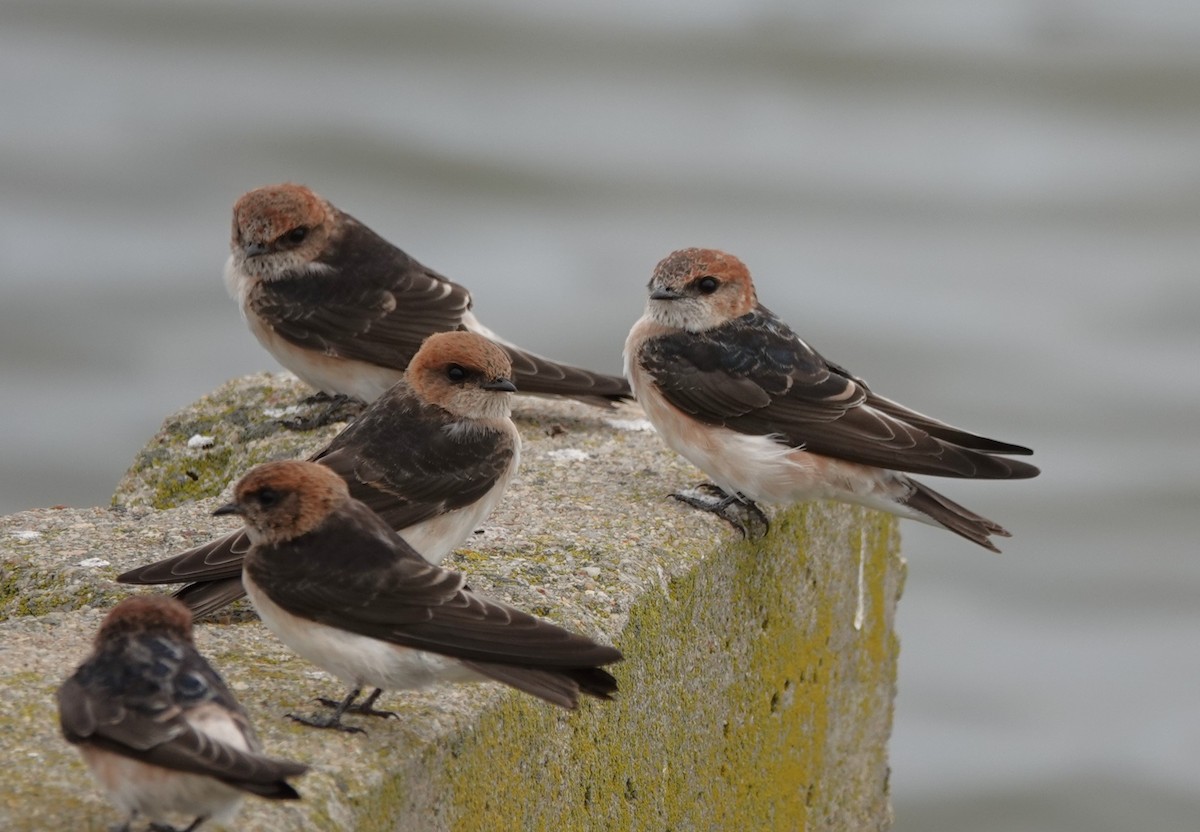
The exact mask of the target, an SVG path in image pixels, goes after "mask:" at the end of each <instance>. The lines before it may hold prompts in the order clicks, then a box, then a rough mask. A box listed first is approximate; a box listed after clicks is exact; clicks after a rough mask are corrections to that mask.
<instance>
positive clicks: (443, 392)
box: [117, 332, 521, 617]
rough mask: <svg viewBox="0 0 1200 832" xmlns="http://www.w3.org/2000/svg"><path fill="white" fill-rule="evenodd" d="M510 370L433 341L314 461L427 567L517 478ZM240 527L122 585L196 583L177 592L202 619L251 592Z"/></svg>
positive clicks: (448, 335)
mask: <svg viewBox="0 0 1200 832" xmlns="http://www.w3.org/2000/svg"><path fill="white" fill-rule="evenodd" d="M511 376H512V365H511V364H510V363H509V359H508V355H507V354H506V353H505V352H504V350H502V349H500V348H499V347H498V346H496V345H495V344H493V343H492V342H491V341H489V340H487V339H486V338H484V337H482V336H480V335H475V334H474V333H470V332H441V333H437V334H436V335H431V336H429V338H427V339H425V342H424V343H423V344H422V345H421V349H419V350H418V351H417V354H416V355H415V356H414V357H413V360H412V361H411V362H410V363H409V366H408V369H407V370H406V372H405V376H404V378H403V379H402V380H401V381H398V382H397V383H396V384H394V385H392V387H391V388H390V389H389V390H388V391H387V393H385V394H384V395H383V396H380V397H379V398H378V399H376V400H375V401H374V402H373V403H372V404H371V405H370V406H369V407H368V408H367V409H366V410H365V411H364V412H363V414H362V415H361V416H359V417H358V419H356V420H355V421H354V422H351V423H350V424H349V425H348V426H347V427H346V428H345V429H344V430H342V432H341V433H339V434H338V435H337V436H335V437H334V438H333V439H332V440H331V441H330V443H329V444H328V445H326V446H325V447H324V448H322V449H321V450H319V451H317V452H316V453H315V454H314V455H313V456H311V457H309V459H310V461H312V462H319V463H320V464H322V465H324V466H326V467H328V468H329V469H330V470H332V471H333V472H335V473H336V474H337V475H338V476H340V477H341V478H342V479H343V480H345V481H346V484H347V486H348V487H349V489H350V495H351V496H352V497H354V498H355V499H356V500H359V501H361V502H363V503H365V504H366V505H367V506H369V507H370V508H371V510H373V511H374V512H375V513H376V514H378V515H379V516H380V517H381V518H382V519H383V521H384V522H385V523H387V524H388V525H389V526H390V527H391V528H393V529H395V530H396V531H398V532H400V533H401V535H402V536H403V537H404V539H405V541H407V542H408V544H409V545H410V546H412V547H413V548H414V549H416V550H417V551H418V552H419V553H420V554H421V555H422V556H423V557H424V558H425V559H426V560H427V561H429V562H430V563H441V562H442V560H443V559H444V558H445V557H446V555H448V554H449V553H450V552H452V551H453V550H454V549H455V548H456V547H458V546H460V545H461V544H462V543H463V541H464V540H466V539H467V537H468V536H469V535H470V534H471V533H472V532H473V531H474V530H475V529H477V528H478V527H479V525H480V523H482V522H483V521H484V520H485V519H487V517H488V515H490V514H491V513H492V510H493V509H494V508H495V507H496V506H497V505H498V504H499V503H500V500H501V498H502V497H503V496H504V492H505V491H506V490H507V489H508V485H509V483H510V482H512V479H513V477H514V476H515V475H516V472H517V468H518V465H519V464H520V458H521V439H520V436H519V435H518V433H517V428H516V426H515V425H514V424H513V422H512V418H511V407H512V394H513V393H514V392H516V387H515V386H514V385H513V382H512V379H511ZM249 548H250V541H249V539H248V538H247V536H246V533H245V532H244V531H242V530H238V531H234V532H230V533H229V534H227V535H225V536H223V537H220V538H218V539H217V540H213V541H210V542H209V543H205V544H204V545H202V546H197V547H195V548H192V549H188V550H187V551H186V552H182V553H181V554H178V555H175V556H173V557H170V558H167V559H165V560H161V561H158V562H156V563H152V564H149V565H147V566H140V567H138V568H136V569H131V570H130V571H128V572H125V573H124V574H122V575H119V576H118V577H117V580H118V581H120V582H121V583H129V584H172V583H184V582H189V583H188V585H187V586H185V587H183V588H182V589H181V590H179V591H178V592H177V593H176V597H178V598H179V599H180V600H181V601H183V602H184V603H185V604H187V605H188V607H190V608H191V610H192V613H193V614H194V615H196V616H197V617H199V616H201V615H205V614H208V613H211V612H214V611H216V610H218V609H220V608H221V607H223V606H225V605H226V604H229V603H232V602H233V601H235V600H237V599H238V598H241V597H242V596H243V595H245V591H244V590H243V588H242V560H243V558H244V557H245V555H246V552H247V551H248V550H249Z"/></svg>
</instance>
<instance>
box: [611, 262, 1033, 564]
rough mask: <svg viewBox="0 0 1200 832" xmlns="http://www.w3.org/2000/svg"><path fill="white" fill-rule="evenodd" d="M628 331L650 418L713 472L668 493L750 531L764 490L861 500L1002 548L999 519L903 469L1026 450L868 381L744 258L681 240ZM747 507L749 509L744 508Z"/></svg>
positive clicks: (934, 470) (1020, 470) (637, 385)
mask: <svg viewBox="0 0 1200 832" xmlns="http://www.w3.org/2000/svg"><path fill="white" fill-rule="evenodd" d="M648 292H649V298H648V300H647V303H646V310H645V313H644V314H643V315H642V317H641V318H639V319H638V321H637V322H636V323H635V324H634V325H633V327H632V329H631V330H630V332H629V337H628V338H627V339H626V341H625V349H624V360H625V374H626V376H627V377H628V378H629V381H630V385H631V386H632V388H633V391H634V394H635V396H636V398H637V400H638V403H639V404H640V405H641V406H642V409H643V410H644V411H645V414H646V418H647V419H648V420H649V421H650V423H651V424H652V425H654V427H655V429H656V430H657V432H658V434H659V435H660V436H661V437H662V439H663V441H664V442H665V443H666V444H667V445H668V446H669V447H670V448H672V449H673V450H674V451H676V452H677V453H679V454H681V455H682V456H684V457H685V458H686V459H688V460H689V461H690V462H691V463H692V464H694V465H695V466H696V467H698V468H699V469H701V470H702V471H703V472H704V473H705V474H707V475H708V476H709V477H711V478H712V480H713V482H714V483H715V485H706V487H705V488H704V491H706V492H707V493H706V494H700V493H697V492H696V491H690V492H689V491H684V492H677V493H676V494H675V495H673V496H675V497H677V498H678V499H681V500H683V501H684V502H687V503H689V504H691V505H694V506H696V507H698V508H702V509H705V510H709V511H714V512H716V513H717V514H718V515H719V516H722V517H724V518H725V519H727V520H729V521H730V522H732V523H734V525H736V526H738V527H739V528H740V529H741V530H742V532H743V534H744V535H746V536H753V535H754V532H756V531H757V532H758V533H765V531H766V530H767V528H768V522H767V519H766V517H765V515H764V514H763V513H762V511H761V509H760V508H759V507H758V505H757V503H758V502H766V503H774V504H790V503H797V502H804V501H807V500H816V499H833V500H841V501H844V502H850V503H857V504H860V505H865V506H869V507H871V508H875V509H881V510H883V511H887V512H891V513H892V514H895V515H898V516H900V517H907V518H911V519H915V520H920V521H922V522H925V523H929V524H931V525H937V526H941V527H943V528H946V529H949V530H950V531H952V532H954V533H955V534H958V535H961V536H962V537H964V538H966V539H967V540H970V541H972V542H974V543H977V544H979V545H980V546H983V547H984V548H986V549H990V550H992V551H996V552H998V551H999V549H998V548H997V547H996V545H995V544H994V543H993V542H992V541H991V539H990V538H991V537H993V536H999V537H1011V535H1010V533H1009V532H1008V531H1007V530H1005V529H1004V528H1003V527H1002V526H1000V525H999V524H997V523H995V522H993V521H992V520H989V519H987V518H986V517H983V516H981V515H979V514H976V513H974V512H972V511H970V510H969V509H967V508H964V507H963V506H961V505H959V504H958V503H955V502H954V501H952V500H950V499H948V498H946V497H944V496H942V495H941V494H939V493H937V492H936V491H934V490H933V489H931V488H929V487H928V486H926V485H925V484H923V483H921V482H919V481H917V480H915V479H913V478H912V477H910V476H909V474H930V475H935V476H943V477H960V478H970V479H1024V478H1028V477H1034V476H1037V475H1038V473H1039V471H1038V469H1037V468H1036V467H1035V466H1033V465H1031V464H1029V463H1027V462H1024V461H1021V460H1014V459H1009V458H1008V456H1006V455H1027V454H1031V453H1033V451H1032V450H1030V449H1029V448H1026V447H1023V446H1021V445H1013V444H1010V443H1007V442H1000V441H998V440H994V439H988V438H986V437H983V436H978V435H976V434H973V433H969V432H967V431H965V430H961V429H959V428H956V427H953V426H951V425H949V424H947V423H945V422H941V421H938V420H936V419H933V418H931V417H929V416H925V415H924V414H921V413H918V412H916V411H915V410H910V409H909V408H907V407H905V406H903V405H901V404H898V403H896V402H894V401H892V400H890V399H886V398H884V397H883V396H880V395H878V394H876V393H875V392H873V391H872V390H871V389H870V388H869V387H868V386H867V384H866V382H864V381H863V380H862V379H861V378H858V377H857V376H854V375H851V374H850V372H848V371H847V370H845V369H843V368H842V367H840V366H839V365H837V364H834V363H833V362H831V361H827V360H826V359H825V358H823V357H822V356H821V355H820V354H819V353H818V352H817V351H816V350H814V349H813V348H812V347H810V346H809V345H808V344H807V343H805V342H804V341H803V340H801V339H800V338H799V337H798V336H797V335H796V334H795V333H794V332H793V331H792V330H791V328H790V327H788V325H787V324H786V323H785V322H784V321H783V320H781V319H780V318H779V317H778V316H776V315H775V314H774V313H773V312H771V310H769V309H768V308H767V307H765V306H763V305H762V304H761V303H759V301H758V295H757V293H756V291H755V287H754V282H753V280H752V279H751V277H750V272H749V270H748V269H747V268H746V265H745V264H744V263H743V262H742V261H741V260H739V259H738V258H737V257H735V256H733V255H731V254H728V253H726V252H723V251H718V250H715V249H705V248H687V249H681V250H679V251H675V252H673V253H671V254H670V255H668V256H667V257H666V258H664V259H663V260H662V261H660V262H659V263H658V265H657V266H656V267H655V269H654V271H653V274H652V275H651V277H650V282H649V284H648ZM747 514H748V515H749V516H747Z"/></svg>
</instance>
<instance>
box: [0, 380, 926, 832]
mask: <svg viewBox="0 0 1200 832" xmlns="http://www.w3.org/2000/svg"><path fill="white" fill-rule="evenodd" d="M304 395H306V391H305V389H304V388H302V387H301V386H300V385H298V384H297V383H296V382H294V380H291V379H290V377H288V376H267V375H261V376H254V377H250V378H248V379H241V380H237V381H235V382H231V383H230V384H228V385H226V386H224V387H222V388H221V389H220V390H218V391H217V392H215V393H214V394H213V395H211V396H209V397H206V398H205V399H203V400H201V401H200V402H198V403H197V404H196V405H193V406H192V407H191V408H188V409H187V410H185V411H183V412H181V413H180V414H176V416H173V417H171V418H170V419H168V420H167V422H166V423H165V424H164V428H163V431H161V432H160V433H159V434H158V436H156V437H155V439H154V440H152V442H151V443H150V445H149V446H147V449H146V450H144V451H143V452H142V453H141V454H140V455H139V461H138V464H137V465H135V469H134V470H132V471H131V472H130V474H129V475H128V476H127V477H126V479H125V480H123V482H122V484H121V487H120V489H119V491H118V494H117V496H116V498H115V503H116V506H117V507H115V508H105V509H83V510H77V509H63V510H52V509H45V510H38V511H31V512H23V513H21V514H17V515H12V516H10V517H7V518H3V519H0V570H2V572H0V619H3V620H2V621H0V687H2V688H3V694H4V695H3V696H0V721H2V722H3V724H4V726H5V731H6V740H5V750H6V756H7V757H8V759H9V760H10V761H11V762H12V763H14V765H12V766H10V767H9V772H8V773H6V775H5V778H4V779H5V787H4V789H3V790H2V793H0V828H3V829H5V830H12V831H13V832H23V831H24V830H30V831H31V832H32V830H44V829H70V830H91V829H96V830H101V829H105V828H107V826H108V825H109V824H111V823H112V822H114V821H115V820H116V819H117V816H116V812H115V810H113V809H112V808H111V807H110V806H109V805H108V804H107V802H106V801H105V800H104V798H103V797H102V795H101V793H100V792H99V790H98V788H97V787H96V786H95V784H94V783H93V782H92V780H91V778H90V776H89V774H88V772H87V770H86V769H85V767H84V766H83V764H82V762H81V761H80V759H79V757H78V755H77V753H76V752H75V750H74V749H72V748H70V747H69V746H68V745H67V744H66V743H65V742H64V741H62V740H61V738H60V737H59V734H58V724H57V717H56V711H55V705H54V700H53V691H54V690H55V688H56V687H57V686H58V684H59V683H60V682H61V680H62V679H63V678H64V677H65V676H66V675H67V674H68V673H69V672H70V671H71V670H72V669H73V668H74V667H75V665H76V664H78V662H79V661H81V660H82V658H83V657H84V655H85V654H86V653H87V651H88V647H89V642H90V639H91V637H92V635H93V634H94V632H95V628H96V626H97V625H98V623H99V621H100V618H101V617H102V615H103V612H104V610H105V609H106V608H107V607H108V606H109V605H110V604H111V603H112V602H113V601H114V600H116V599H118V598H120V597H123V596H124V595H126V594H128V592H129V588H127V587H120V586H117V585H115V584H112V583H111V578H112V577H113V576H114V575H116V574H118V573H119V572H121V571H123V570H124V569H127V568H130V567H132V566H134V565H136V564H139V563H143V562H146V561H149V560H152V559H155V558H160V557H163V556H166V555H168V554H171V553H174V552H177V551H179V550H180V549H182V548H184V547H186V546H190V545H194V544H195V543H196V542H199V541H202V540H204V539H207V538H208V537H210V536H211V535H213V534H216V533H218V532H220V531H223V530H225V529H227V528H231V527H232V526H233V525H234V524H231V523H229V524H227V523H225V522H223V521H221V520H218V519H216V518H212V517H210V516H208V513H209V512H210V511H211V510H212V508H213V507H214V506H215V505H216V504H217V500H216V499H215V498H214V497H213V496H212V495H216V494H218V493H219V492H220V491H221V490H222V489H223V488H224V487H225V486H226V485H227V483H228V481H229V479H230V478H231V477H235V476H237V475H239V474H240V473H241V472H242V471H243V470H244V469H245V467H246V466H247V465H249V464H252V463H253V462H258V461H262V460H264V459H269V458H279V457H292V456H297V455H301V454H305V453H308V452H311V451H312V450H314V449H315V448H317V447H319V446H320V445H322V444H324V442H325V441H327V439H328V436H329V435H331V433H332V432H335V431H330V432H329V433H324V434H322V435H320V436H314V435H312V434H296V433H293V432H290V431H282V430H280V429H278V427H277V426H276V425H274V424H273V423H272V421H271V418H270V417H267V416H265V415H264V413H263V411H264V410H270V412H272V413H275V412H277V410H276V409H278V408H283V407H286V406H287V405H290V404H294V403H295V402H296V401H297V400H299V399H300V398H302V397H303V396H304ZM639 418H640V413H639V412H638V411H637V410H636V408H633V407H629V408H626V409H624V410H622V411H619V412H616V413H612V414H606V413H602V412H599V411H597V410H595V409H592V408H587V407H583V406H577V405H571V404H561V403H548V402H541V401H532V400H528V399H525V400H519V404H518V426H519V427H520V429H521V433H522V437H523V440H524V444H525V449H524V458H523V465H522V473H521V475H520V478H519V480H518V481H517V482H516V483H515V484H514V485H513V487H512V489H511V491H510V493H509V495H508V497H507V499H506V500H505V501H504V504H503V505H502V506H501V508H500V509H499V511H498V512H497V513H496V514H495V515H494V516H493V518H492V519H491V521H490V522H489V523H488V525H487V527H486V529H485V530H484V531H483V533H482V534H479V535H477V536H476V538H475V540H474V541H473V542H472V544H471V546H470V548H469V549H466V550H464V551H462V552H460V553H459V554H457V555H454V556H452V557H451V558H450V559H449V560H448V561H447V565H448V566H450V567H452V568H455V569H460V570H462V571H465V572H467V573H468V574H469V575H470V579H471V583H472V585H473V586H475V587H476V588H477V589H479V590H480V591H483V592H486V593H488V594H491V595H494V596H496V597H500V598H503V599H504V600H506V601H508V602H510V603H513V604H516V605H518V606H520V607H522V608H524V609H528V610H530V611H533V612H536V613H538V614H540V615H544V616H546V617H549V618H551V619H553V620H555V621H558V622H559V623H561V624H563V625H565V626H568V627H572V628H575V629H578V630H581V631H584V632H588V633H590V634H593V635H595V636H597V637H599V638H601V639H607V640H610V641H612V642H613V643H615V644H616V645H617V646H619V647H620V648H621V649H622V650H623V651H624V652H625V655H626V657H627V659H626V661H625V662H624V663H623V664H621V665H618V666H617V667H616V668H615V674H616V676H617V678H618V680H619V682H620V684H621V693H620V694H619V698H618V701H616V702H614V703H594V702H588V703H585V704H584V705H583V706H582V707H581V708H580V710H579V711H578V712H576V713H567V712H564V711H561V710H559V709H556V708H553V707H551V706H548V705H545V704H543V703H541V702H538V701H536V700H533V699H532V698H530V697H526V696H522V695H520V694H517V693H514V692H511V691H508V690H507V689H504V688H502V687H500V686H498V685H490V684H485V685H475V686H458V687H439V688H436V689H434V690H431V691H427V692H421V693H393V694H389V695H388V696H387V697H385V699H384V701H383V704H384V706H385V707H388V708H391V709H393V710H395V711H397V712H398V713H399V714H400V719H398V720H386V721H385V720H370V721H369V722H367V723H365V727H366V728H367V729H368V730H369V731H370V733H369V735H367V736H365V737H364V736H361V735H359V736H344V735H330V734H329V733H326V732H315V731H312V730H311V729H305V728H302V727H301V726H297V725H295V724H294V723H291V722H290V721H288V720H286V719H283V718H282V716H281V715H282V713H283V712H285V711H287V710H292V709H304V708H307V707H308V703H309V701H310V700H311V699H312V698H313V697H315V696H319V695H329V694H340V692H341V691H340V686H339V685H338V683H337V682H336V681H335V680H333V679H331V678H330V677H328V676H326V675H325V674H324V673H322V672H320V671H318V670H316V669H315V668H314V667H312V666H311V665H308V664H307V663H305V662H304V661H302V660H300V659H298V658H296V657H294V656H292V655H291V654H289V653H288V652H287V651H286V650H285V649H284V648H283V647H282V645H280V644H279V643H278V642H276V641H275V639H274V637H273V636H272V635H271V634H270V633H269V632H268V631H267V630H266V629H265V628H263V627H262V626H261V625H260V624H258V623H257V621H255V620H253V617H252V616H250V615H247V614H246V613H245V612H244V611H243V612H240V613H239V612H236V611H235V612H233V613H231V614H230V615H228V616H226V618H225V619H223V620H222V621H220V622H217V623H212V624H202V625H200V626H198V628H197V642H198V644H199V646H200V649H201V650H202V651H203V652H204V653H205V654H206V655H207V656H208V657H209V658H210V659H211V660H212V661H213V663H214V664H215V665H216V666H217V667H218V668H219V669H220V670H221V672H222V673H223V674H224V675H225V677H226V679H227V680H228V681H229V682H230V684H231V685H232V686H233V688H234V689H235V691H236V692H237V694H238V696H239V697H240V699H241V700H242V702H243V704H244V705H245V706H246V707H247V709H248V710H249V711H250V713H251V716H252V718H253V719H254V721H255V724H256V726H257V728H258V730H259V732H260V734H261V735H262V738H263V742H264V744H265V746H266V749H267V751H268V752H269V753H271V754H274V755H278V756H285V757H292V758H295V759H300V760H304V761H306V762H309V763H310V764H312V765H313V771H312V772H310V773H309V774H308V775H306V776H305V777H304V778H302V779H301V780H299V781H298V783H297V786H298V788H299V790H300V791H301V792H302V794H303V795H304V800H303V801H301V802H299V803H295V804H273V803H268V802H266V801H260V800H256V799H253V798H250V799H248V800H247V802H246V804H245V807H244V808H243V810H242V812H241V814H240V815H239V820H238V823H237V828H238V829H242V830H311V829H356V830H393V829H395V830H427V829H428V830H496V829H521V830H526V829H529V830H541V829H544V830H560V829H589V828H591V829H605V830H622V829H647V830H658V829H673V830H685V829H747V830H751V829H781V830H782V829H787V830H792V829H795V830H801V829H813V830H816V829H830V830H834V829H836V830H842V829H884V828H887V827H888V826H889V825H890V822H891V808H890V804H889V794H888V782H887V774H888V766H887V747H886V744H887V739H888V734H889V732H890V727H891V713H892V700H893V696H894V692H895V679H896V659H897V652H898V645H897V641H896V638H895V636H894V631H893V622H894V614H895V607H896V602H897V599H898V597H899V594H900V590H901V585H902V583H903V576H904V567H903V562H902V561H901V559H900V558H899V557H898V555H897V548H898V541H897V535H896V531H895V524H894V522H893V521H892V520H891V518H889V517H887V516H885V515H880V514H877V513H873V512H868V511H865V510H862V509H856V508H852V507H848V506H841V505H833V504H817V505H811V506H802V507H799V508H797V509H793V510H791V511H789V512H786V513H782V514H777V515H776V516H775V518H774V521H773V530H772V533H771V535H770V536H769V537H768V538H767V539H766V540H764V541H759V542H758V543H756V544H753V545H750V544H744V543H741V542H740V541H737V540H736V539H735V535H734V533H732V532H731V531H730V530H729V529H728V528H727V527H725V526H724V524H722V523H721V522H720V521H718V520H715V519H714V518H711V517H709V516H706V515H703V514H701V513H698V512H695V511H694V510H692V509H689V508H686V507H684V506H682V505H680V504H678V503H676V502H675V501H673V500H669V499H667V498H666V494H667V493H668V492H669V491H670V490H671V489H672V488H674V487H678V486H680V485H683V484H687V483H689V482H693V481H697V480H699V479H700V476H699V474H698V472H696V471H695V470H694V469H692V468H691V467H690V466H689V465H687V463H685V462H683V461H682V460H680V459H679V458H678V457H676V456H674V455H673V454H671V453H670V452H669V451H666V450H665V449H664V448H663V447H662V445H661V443H660V442H659V441H658V439H657V437H656V436H654V434H653V433H651V432H647V431H644V430H641V429H639V428H640V427H641V425H640V424H639V423H638V422H637V420H638V419H639ZM606 422H608V423H609V424H606ZM613 422H616V424H615V425H614V424H612V423H613ZM197 434H199V435H204V436H212V437H213V443H214V444H213V445H212V447H210V448H195V447H193V448H191V449H189V448H187V447H186V445H187V440H188V439H189V438H190V437H191V436H194V435H197ZM193 444H198V443H193ZM247 454H249V459H248V457H247ZM189 472H190V473H189ZM194 497H201V499H199V501H197V502H191V501H190V500H191V499H193V498H194ZM177 503H178V505H177V506H176V507H173V508H171V507H167V506H171V505H173V504H177ZM152 506H157V507H152ZM359 719H361V718H359Z"/></svg>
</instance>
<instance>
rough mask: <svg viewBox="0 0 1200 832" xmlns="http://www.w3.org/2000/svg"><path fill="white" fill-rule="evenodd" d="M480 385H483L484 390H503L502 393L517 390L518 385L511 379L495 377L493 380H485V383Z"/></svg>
mask: <svg viewBox="0 0 1200 832" xmlns="http://www.w3.org/2000/svg"><path fill="white" fill-rule="evenodd" d="M479 386H480V387H482V388H483V389H484V390H495V391H497V392H501V393H515V392H517V385H515V384H513V383H512V382H511V381H509V380H508V379H506V378H494V379H492V380H491V381H485V382H484V383H483V384H481V385H479Z"/></svg>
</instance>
